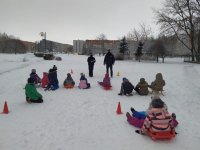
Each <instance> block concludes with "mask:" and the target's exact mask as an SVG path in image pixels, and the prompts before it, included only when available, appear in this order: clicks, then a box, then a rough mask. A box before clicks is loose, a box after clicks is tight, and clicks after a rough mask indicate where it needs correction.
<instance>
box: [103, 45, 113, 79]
mask: <svg viewBox="0 0 200 150" xmlns="http://www.w3.org/2000/svg"><path fill="white" fill-rule="evenodd" d="M114 63H115V57H114V55H113V54H112V53H111V52H110V49H108V52H107V54H106V55H105V57H104V65H106V72H107V73H109V68H110V76H111V77H113V65H114Z"/></svg>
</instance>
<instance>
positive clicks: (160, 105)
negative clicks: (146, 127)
mask: <svg viewBox="0 0 200 150" xmlns="http://www.w3.org/2000/svg"><path fill="white" fill-rule="evenodd" d="M164 104H165V103H164V102H163V101H162V100H161V99H154V100H152V102H151V105H152V107H153V108H163V107H164Z"/></svg>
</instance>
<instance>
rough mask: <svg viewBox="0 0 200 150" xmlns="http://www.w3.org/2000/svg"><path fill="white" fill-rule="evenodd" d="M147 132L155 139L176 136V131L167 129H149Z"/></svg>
mask: <svg viewBox="0 0 200 150" xmlns="http://www.w3.org/2000/svg"><path fill="white" fill-rule="evenodd" d="M147 134H148V135H149V136H150V137H151V138H152V139H153V140H162V139H171V138H174V137H175V136H176V134H175V131H165V132H151V131H147Z"/></svg>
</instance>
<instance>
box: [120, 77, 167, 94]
mask: <svg viewBox="0 0 200 150" xmlns="http://www.w3.org/2000/svg"><path fill="white" fill-rule="evenodd" d="M163 86H165V80H164V79H163V77H162V74H161V73H157V74H156V79H155V80H154V81H153V82H152V83H151V84H150V85H148V83H147V82H146V81H145V79H144V78H140V81H139V83H138V84H137V85H136V87H135V88H134V86H133V85H132V83H131V82H130V81H129V80H128V79H127V78H123V79H122V84H121V90H120V93H119V94H118V95H132V92H133V90H135V91H136V92H137V93H138V94H139V95H148V93H149V89H148V88H150V89H151V90H152V92H155V91H158V92H161V93H162V91H163ZM162 94H163V93H162Z"/></svg>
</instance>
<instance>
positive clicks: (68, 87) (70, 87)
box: [64, 85, 74, 89]
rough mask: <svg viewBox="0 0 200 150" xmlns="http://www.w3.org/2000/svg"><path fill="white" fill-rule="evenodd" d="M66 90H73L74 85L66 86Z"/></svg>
mask: <svg viewBox="0 0 200 150" xmlns="http://www.w3.org/2000/svg"><path fill="white" fill-rule="evenodd" d="M64 87H65V88H66V89H72V88H74V85H65V86H64Z"/></svg>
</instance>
